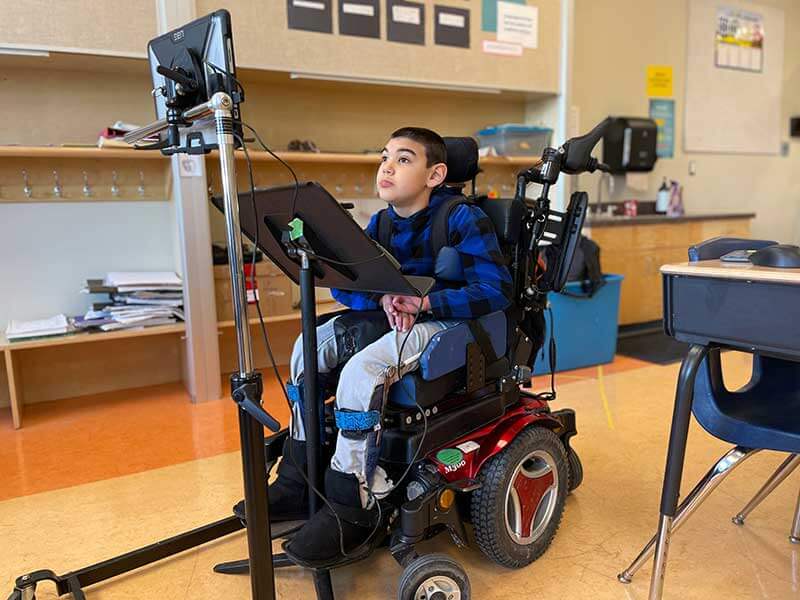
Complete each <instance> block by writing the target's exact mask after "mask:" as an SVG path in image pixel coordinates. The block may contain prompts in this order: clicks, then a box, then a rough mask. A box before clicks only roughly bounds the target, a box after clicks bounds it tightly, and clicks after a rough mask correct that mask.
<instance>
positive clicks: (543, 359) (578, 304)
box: [533, 274, 623, 375]
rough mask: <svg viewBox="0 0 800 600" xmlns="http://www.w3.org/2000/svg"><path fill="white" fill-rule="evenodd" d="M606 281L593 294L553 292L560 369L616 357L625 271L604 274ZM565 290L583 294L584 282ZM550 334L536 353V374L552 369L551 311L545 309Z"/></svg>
mask: <svg viewBox="0 0 800 600" xmlns="http://www.w3.org/2000/svg"><path fill="white" fill-rule="evenodd" d="M603 278H604V279H605V281H606V284H605V285H604V286H603V287H601V288H600V289H599V290H598V292H597V293H596V294H595V295H594V296H592V297H591V298H588V297H584V298H575V297H573V296H568V295H566V294H550V296H549V300H550V307H551V309H552V315H553V318H554V319H555V322H556V326H555V339H556V372H558V371H568V370H570V369H579V368H581V367H589V366H592V365H600V364H603V363H609V362H611V361H612V360H614V354H615V352H616V350H617V324H618V321H619V292H620V287H621V285H622V279H623V277H622V275H611V274H608V275H603ZM564 290H565V291H566V292H567V293H568V294H573V295H576V296H577V295H583V291H582V290H581V282H579V281H571V282H569V283H568V284H567V285H566V286H565V287H564ZM545 319H546V320H547V337H546V338H545V341H544V346H543V348H542V349H541V350H540V351H539V353H538V354H537V355H536V362H535V363H534V367H533V374H534V375H544V374H547V373H550V331H551V323H550V312H549V311H545Z"/></svg>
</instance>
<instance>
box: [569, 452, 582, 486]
mask: <svg viewBox="0 0 800 600" xmlns="http://www.w3.org/2000/svg"><path fill="white" fill-rule="evenodd" d="M567 462H568V463H569V489H568V490H567V492H568V493H572V492H574V491H575V490H576V489H578V486H579V485H580V484H581V482H583V465H582V464H581V459H580V457H579V456H578V453H577V452H575V450H573V449H572V448H569V449H568V450H567Z"/></svg>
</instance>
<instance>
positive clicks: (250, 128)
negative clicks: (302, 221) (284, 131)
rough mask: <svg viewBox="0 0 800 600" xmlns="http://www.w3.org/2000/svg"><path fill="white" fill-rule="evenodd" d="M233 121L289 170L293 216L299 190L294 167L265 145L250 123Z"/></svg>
mask: <svg viewBox="0 0 800 600" xmlns="http://www.w3.org/2000/svg"><path fill="white" fill-rule="evenodd" d="M234 122H235V123H239V125H241V126H242V127H245V128H247V129H249V130H250V132H251V133H252V134H253V135H254V136H255V137H256V140H258V143H259V144H260V145H261V147H262V148H263V149H264V151H265V152H267V153H268V154H269V155H270V156H272V158H274V159H275V160H277V161H278V162H279V163H281V164H282V165H283V166H284V167H286V169H287V170H288V171H289V173H291V175H292V179H294V194H293V195H292V213H291V214H292V218H294V216H295V210H296V208H297V195H298V194H299V192H300V182H299V181H298V179H297V173H295V172H294V169H292V167H291V166H289V164H288V163H287V162H286V161H285V160H283V159H282V158H281V157H280V156H278V155H277V154H275V153H274V152H273V151H272V150H271V149H270V147H269V146H267V145H266V144H265V143H264V140H262V139H261V136H260V135H258V132H257V131H256V130H255V129H253V128H252V127H251V126H250V125H248V124H247V123H245V122H244V121H234Z"/></svg>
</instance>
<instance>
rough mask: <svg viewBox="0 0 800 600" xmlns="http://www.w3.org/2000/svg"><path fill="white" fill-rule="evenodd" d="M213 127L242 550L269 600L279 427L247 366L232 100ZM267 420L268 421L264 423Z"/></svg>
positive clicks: (219, 98) (224, 102)
mask: <svg viewBox="0 0 800 600" xmlns="http://www.w3.org/2000/svg"><path fill="white" fill-rule="evenodd" d="M210 104H211V108H212V109H213V111H214V120H215V122H216V126H217V145H218V146H219V162H220V173H221V178H222V189H223V198H224V203H225V226H226V233H227V241H228V263H229V266H230V276H231V294H232V299H233V317H234V322H235V326H236V346H237V349H238V355H239V372H238V373H236V374H234V375H233V376H231V395H232V396H233V399H234V400H235V401H236V403H237V404H238V406H239V437H240V439H241V444H242V471H243V475H244V498H245V514H246V515H247V549H248V556H249V561H250V588H251V591H252V598H253V600H274V599H275V576H274V572H273V567H272V542H271V539H270V528H269V500H268V497H267V481H266V479H267V465H266V459H265V457H264V428H263V425H267V426H269V427H270V428H274V430H275V431H277V430H279V429H280V425H279V424H278V423H277V422H276V421H275V420H274V419H272V417H270V416H269V415H268V414H267V413H266V412H265V411H264V409H263V408H261V394H262V391H263V383H262V381H261V374H260V373H256V372H255V369H254V368H253V346H252V341H251V339H250V326H249V324H248V322H247V291H246V289H245V281H244V270H243V264H244V260H243V259H242V230H241V227H240V224H239V199H238V195H237V189H236V164H235V159H234V156H233V148H234V140H233V119H232V117H231V108H232V107H233V102H232V101H231V98H230V97H229V96H228V95H227V94H224V93H221V92H220V93H216V94H214V96H213V97H212V98H211V102H210ZM270 421H271V422H270Z"/></svg>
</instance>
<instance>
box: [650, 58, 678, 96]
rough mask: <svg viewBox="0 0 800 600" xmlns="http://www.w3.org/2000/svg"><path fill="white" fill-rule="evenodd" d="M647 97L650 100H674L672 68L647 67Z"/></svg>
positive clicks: (663, 66) (662, 66) (665, 66)
mask: <svg viewBox="0 0 800 600" xmlns="http://www.w3.org/2000/svg"><path fill="white" fill-rule="evenodd" d="M647 95H648V97H650V98H672V67H670V66H667V65H648V66H647Z"/></svg>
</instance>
